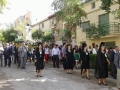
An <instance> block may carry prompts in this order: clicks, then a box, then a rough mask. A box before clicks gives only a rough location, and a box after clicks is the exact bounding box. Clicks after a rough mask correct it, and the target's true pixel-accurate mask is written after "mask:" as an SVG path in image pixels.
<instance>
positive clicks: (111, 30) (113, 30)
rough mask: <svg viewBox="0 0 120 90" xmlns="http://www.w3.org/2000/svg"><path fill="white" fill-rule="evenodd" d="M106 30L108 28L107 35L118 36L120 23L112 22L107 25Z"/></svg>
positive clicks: (119, 34)
mask: <svg viewBox="0 0 120 90" xmlns="http://www.w3.org/2000/svg"><path fill="white" fill-rule="evenodd" d="M106 30H108V33H107V35H106V37H118V36H120V23H117V22H112V23H110V24H108V25H107V27H106Z"/></svg>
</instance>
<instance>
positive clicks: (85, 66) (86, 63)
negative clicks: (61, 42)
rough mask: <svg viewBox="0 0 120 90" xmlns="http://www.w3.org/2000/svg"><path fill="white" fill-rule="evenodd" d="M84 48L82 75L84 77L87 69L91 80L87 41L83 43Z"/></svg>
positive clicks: (87, 74) (87, 75)
mask: <svg viewBox="0 0 120 90" xmlns="http://www.w3.org/2000/svg"><path fill="white" fill-rule="evenodd" d="M82 49H83V51H82V53H81V60H82V62H81V63H82V77H83V78H84V72H85V71H86V78H87V79H89V80H90V77H89V68H90V57H89V52H88V51H87V45H86V44H85V43H84V44H83V45H82Z"/></svg>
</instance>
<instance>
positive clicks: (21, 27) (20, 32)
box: [15, 20, 26, 36]
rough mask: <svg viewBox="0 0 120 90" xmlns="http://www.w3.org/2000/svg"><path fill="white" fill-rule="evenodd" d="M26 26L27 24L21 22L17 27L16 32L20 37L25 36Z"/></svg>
mask: <svg viewBox="0 0 120 90" xmlns="http://www.w3.org/2000/svg"><path fill="white" fill-rule="evenodd" d="M25 26H26V22H25V21H21V20H20V21H19V24H18V25H17V26H16V27H15V30H16V31H17V32H18V35H19V36H23V34H25Z"/></svg>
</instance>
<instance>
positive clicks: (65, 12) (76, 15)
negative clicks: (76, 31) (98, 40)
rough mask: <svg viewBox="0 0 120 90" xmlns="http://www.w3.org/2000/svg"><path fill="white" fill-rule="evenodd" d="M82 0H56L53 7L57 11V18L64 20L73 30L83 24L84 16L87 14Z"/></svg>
mask: <svg viewBox="0 0 120 90" xmlns="http://www.w3.org/2000/svg"><path fill="white" fill-rule="evenodd" d="M81 1H82V0H54V2H53V3H52V7H53V9H54V10H55V11H56V19H57V21H58V22H59V21H60V20H63V21H65V22H66V24H67V25H68V26H69V30H71V31H72V30H73V28H76V26H77V25H80V24H81V21H82V20H81V19H82V17H85V16H86V13H85V12H84V10H83V5H82V3H81Z"/></svg>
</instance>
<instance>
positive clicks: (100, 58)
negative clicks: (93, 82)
mask: <svg viewBox="0 0 120 90" xmlns="http://www.w3.org/2000/svg"><path fill="white" fill-rule="evenodd" d="M108 65H110V61H109V60H108V58H107V55H106V52H105V44H104V43H101V45H100V47H99V50H98V53H97V65H96V66H98V71H99V79H98V84H99V85H100V84H103V85H105V86H107V83H106V78H107V77H108Z"/></svg>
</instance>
